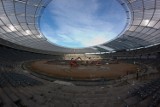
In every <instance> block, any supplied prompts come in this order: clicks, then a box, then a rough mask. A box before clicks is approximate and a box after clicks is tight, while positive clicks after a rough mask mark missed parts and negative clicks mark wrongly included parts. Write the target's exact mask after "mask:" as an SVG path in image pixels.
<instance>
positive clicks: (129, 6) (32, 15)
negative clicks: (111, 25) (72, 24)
mask: <svg viewBox="0 0 160 107" xmlns="http://www.w3.org/2000/svg"><path fill="white" fill-rule="evenodd" d="M53 1H56V0H0V107H160V0H116V1H117V3H118V4H119V5H120V6H121V7H122V8H123V10H124V12H125V14H126V19H125V20H126V22H125V26H124V28H123V30H122V31H121V32H120V33H119V34H118V35H117V36H116V37H115V38H113V39H111V40H109V41H107V40H106V41H107V42H105V43H102V44H99V45H94V46H89V47H84V48H68V47H65V46H59V45H56V44H54V43H51V42H50V41H49V40H48V39H47V38H46V36H45V35H44V34H43V33H42V29H41V28H40V23H41V22H40V20H41V17H42V15H43V14H44V11H45V9H46V8H47V6H48V5H50V4H51V2H53ZM65 1H67V0H65ZM68 1H69V0H68ZM86 1H87V0H86ZM88 1H94V0H88ZM95 1H96V0H95ZM69 4H70V3H69ZM113 5H114V4H113ZM86 6H87V5H86ZM88 6H89V5H88ZM113 7H114V6H113ZM55 16H56V15H55ZM71 20H72V19H71ZM41 26H42V25H41ZM117 26H118V25H117ZM97 29H98V27H97Z"/></svg>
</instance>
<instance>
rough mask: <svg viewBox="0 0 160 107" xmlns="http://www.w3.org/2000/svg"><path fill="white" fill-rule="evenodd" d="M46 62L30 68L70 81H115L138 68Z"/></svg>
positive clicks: (120, 64) (38, 62)
mask: <svg viewBox="0 0 160 107" xmlns="http://www.w3.org/2000/svg"><path fill="white" fill-rule="evenodd" d="M46 62H47V61H37V62H33V63H31V68H32V70H33V71H35V72H37V73H40V74H45V75H48V76H52V77H59V78H72V79H97V78H107V79H116V78H119V77H120V76H124V75H127V72H128V73H134V72H136V71H137V68H138V66H137V65H134V64H128V63H119V64H106V65H101V66H96V65H94V66H93V65H92V66H91V65H88V66H84V65H79V66H78V67H70V66H69V65H68V64H66V65H64V64H47V63H46Z"/></svg>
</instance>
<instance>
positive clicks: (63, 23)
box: [40, 0, 127, 48]
mask: <svg viewBox="0 0 160 107" xmlns="http://www.w3.org/2000/svg"><path fill="white" fill-rule="evenodd" d="M126 19H127V18H126V13H125V11H124V9H123V8H122V6H121V5H120V4H119V3H118V2H117V1H116V0H53V1H52V2H51V3H50V4H49V5H48V6H47V7H46V8H45V9H44V12H43V14H42V16H41V19H40V29H41V31H42V33H43V35H44V36H45V37H46V38H47V39H48V41H50V42H51V43H53V44H56V45H58V46H63V47H69V48H84V47H90V46H95V45H100V44H103V43H105V42H107V41H109V40H111V39H113V38H115V37H116V36H118V34H120V33H121V32H122V30H123V29H124V27H125V24H126Z"/></svg>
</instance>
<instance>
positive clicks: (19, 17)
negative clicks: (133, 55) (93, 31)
mask: <svg viewBox="0 0 160 107" xmlns="http://www.w3.org/2000/svg"><path fill="white" fill-rule="evenodd" d="M50 1H51V0H1V1H0V38H1V39H3V40H5V41H9V42H11V43H14V44H17V45H19V46H24V47H29V48H31V49H37V50H42V51H52V52H63V53H73V52H76V53H90V52H91V53H93V52H110V51H118V50H127V49H136V48H140V47H146V46H152V45H156V44H159V43H160V0H117V1H118V2H119V3H120V4H121V5H122V6H123V7H124V9H125V11H126V14H127V20H128V21H127V23H126V27H125V29H124V30H123V31H122V32H121V34H119V35H118V36H117V38H115V39H113V40H111V41H109V42H107V43H104V44H101V45H99V46H94V47H88V48H83V49H71V48H65V47H59V46H56V45H53V44H51V43H49V42H48V41H47V39H46V38H45V37H44V36H43V34H42V33H41V31H40V30H39V20H40V17H41V14H43V10H44V9H45V7H46V6H47V5H48V3H50Z"/></svg>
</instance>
